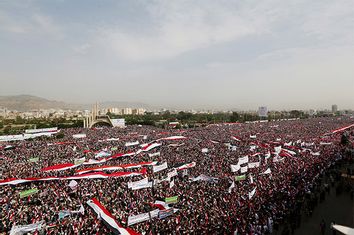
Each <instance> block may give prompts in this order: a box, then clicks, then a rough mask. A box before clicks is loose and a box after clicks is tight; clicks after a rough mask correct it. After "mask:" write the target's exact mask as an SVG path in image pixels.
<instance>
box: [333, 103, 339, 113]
mask: <svg viewBox="0 0 354 235" xmlns="http://www.w3.org/2000/svg"><path fill="white" fill-rule="evenodd" d="M337 111H338V106H337V105H336V104H333V105H332V113H336V112H337Z"/></svg>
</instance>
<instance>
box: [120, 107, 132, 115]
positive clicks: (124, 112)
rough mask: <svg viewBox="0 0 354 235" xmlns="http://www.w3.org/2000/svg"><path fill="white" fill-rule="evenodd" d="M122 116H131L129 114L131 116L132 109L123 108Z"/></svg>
mask: <svg viewBox="0 0 354 235" xmlns="http://www.w3.org/2000/svg"><path fill="white" fill-rule="evenodd" d="M122 114H123V115H131V114H133V110H132V108H124V109H122Z"/></svg>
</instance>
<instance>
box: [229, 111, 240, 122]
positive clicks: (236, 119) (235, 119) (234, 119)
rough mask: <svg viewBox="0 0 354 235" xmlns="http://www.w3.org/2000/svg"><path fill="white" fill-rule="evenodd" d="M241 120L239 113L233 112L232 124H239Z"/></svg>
mask: <svg viewBox="0 0 354 235" xmlns="http://www.w3.org/2000/svg"><path fill="white" fill-rule="evenodd" d="M239 120H240V115H239V114H238V113H237V112H232V114H231V116H230V122H237V121H239Z"/></svg>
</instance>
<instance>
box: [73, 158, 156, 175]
mask: <svg viewBox="0 0 354 235" xmlns="http://www.w3.org/2000/svg"><path fill="white" fill-rule="evenodd" d="M156 164H157V161H155V162H139V163H130V164H124V165H118V166H101V167H93V168H87V169H82V170H78V171H76V173H78V174H84V173H87V172H91V171H116V170H124V169H134V168H141V167H143V166H154V165H156Z"/></svg>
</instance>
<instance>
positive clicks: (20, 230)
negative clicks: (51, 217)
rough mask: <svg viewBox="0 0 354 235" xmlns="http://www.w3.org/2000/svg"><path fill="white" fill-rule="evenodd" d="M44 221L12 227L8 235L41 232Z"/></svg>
mask: <svg viewBox="0 0 354 235" xmlns="http://www.w3.org/2000/svg"><path fill="white" fill-rule="evenodd" d="M43 224H44V221H41V222H38V223H34V224H27V225H14V226H12V228H11V231H10V235H20V234H25V233H29V232H33V231H35V230H41V229H42V226H43Z"/></svg>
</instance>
